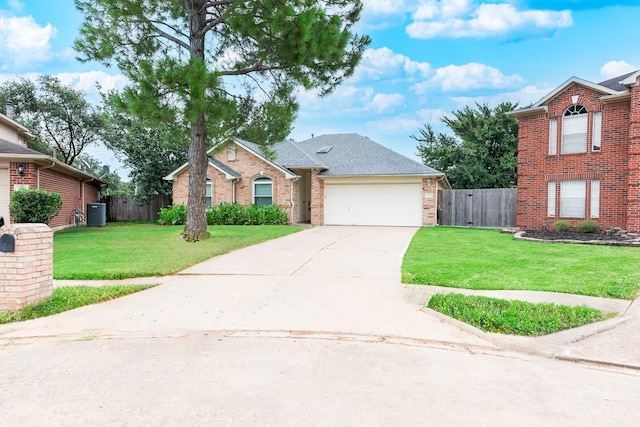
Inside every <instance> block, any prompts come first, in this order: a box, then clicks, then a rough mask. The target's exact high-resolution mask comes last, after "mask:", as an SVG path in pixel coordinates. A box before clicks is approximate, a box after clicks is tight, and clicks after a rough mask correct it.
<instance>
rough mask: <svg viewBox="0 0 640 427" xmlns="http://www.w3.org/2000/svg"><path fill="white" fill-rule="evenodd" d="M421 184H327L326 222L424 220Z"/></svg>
mask: <svg viewBox="0 0 640 427" xmlns="http://www.w3.org/2000/svg"><path fill="white" fill-rule="evenodd" d="M421 191H422V190H421V185H420V184H419V183H417V184H413V183H412V184H406V183H403V184H326V185H325V224H327V225H397V226H420V225H421V224H422V200H421Z"/></svg>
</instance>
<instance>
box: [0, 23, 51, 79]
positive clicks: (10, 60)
mask: <svg viewBox="0 0 640 427" xmlns="http://www.w3.org/2000/svg"><path fill="white" fill-rule="evenodd" d="M55 36H56V29H55V28H54V27H53V26H52V25H51V24H47V25H45V26H44V27H42V26H40V25H38V24H37V23H36V22H35V21H34V19H33V17H31V16H21V17H18V16H10V17H7V16H0V69H9V68H14V67H23V66H26V65H29V64H32V63H35V62H41V61H45V60H47V59H49V58H50V57H51V52H50V49H51V46H50V45H49V40H51V39H52V38H53V37H55Z"/></svg>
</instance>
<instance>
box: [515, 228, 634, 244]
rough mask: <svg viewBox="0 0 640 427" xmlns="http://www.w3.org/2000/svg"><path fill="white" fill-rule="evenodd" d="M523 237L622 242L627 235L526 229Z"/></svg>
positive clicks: (626, 239)
mask: <svg viewBox="0 0 640 427" xmlns="http://www.w3.org/2000/svg"><path fill="white" fill-rule="evenodd" d="M523 237H529V238H532V239H541V240H577V241H582V242H589V241H593V240H601V241H610V242H624V241H628V240H629V237H627V236H623V235H619V234H604V233H578V232H577V231H549V230H527V232H526V233H525V234H524V236H523Z"/></svg>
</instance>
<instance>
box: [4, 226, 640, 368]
mask: <svg viewBox="0 0 640 427" xmlns="http://www.w3.org/2000/svg"><path fill="white" fill-rule="evenodd" d="M415 231H416V230H415V229H413V228H396V227H391V228H384V227H317V228H311V229H309V230H305V231H302V232H300V233H296V234H293V235H290V236H286V237H283V238H280V239H276V240H272V241H269V242H266V243H263V244H260V245H255V246H251V247H247V248H244V249H241V250H238V251H234V252H232V253H229V254H226V255H222V256H219V257H215V258H212V259H210V260H208V261H205V262H203V263H200V264H197V265H195V266H193V267H191V268H188V269H186V270H184V271H182V272H181V273H179V274H177V275H174V276H166V277H154V278H138V279H130V280H123V281H55V286H72V285H79V284H82V285H88V286H102V285H105V284H162V285H163V286H161V287H158V288H155V289H151V290H148V291H145V292H144V293H141V294H136V295H132V296H129V297H127V298H123V299H120V300H115V301H111V302H108V303H104V304H100V305H97V306H90V307H85V308H81V309H78V310H73V311H71V312H67V313H63V314H60V315H57V316H55V317H52V318H45V319H38V320H34V321H31V322H27V323H26V324H24V325H21V326H15V327H13V328H12V327H10V326H8V325H6V326H5V327H4V328H2V327H0V338H2V337H5V338H6V337H29V336H43V335H44V336H47V335H55V334H71V335H73V336H77V335H78V334H79V335H83V336H84V335H99V334H115V333H119V334H124V333H126V334H131V333H143V331H144V332H145V333H150V334H161V335H162V334H168V335H171V334H175V333H180V332H179V331H187V330H193V329H201V330H212V331H213V330H225V331H231V330H236V331H263V332H264V333H282V331H298V332H304V333H307V334H311V333H319V334H325V333H328V334H351V336H352V337H360V338H359V339H375V338H371V337H395V338H396V339H412V340H422V341H431V342H434V343H441V344H443V345H448V344H452V345H462V346H468V345H472V346H479V347H483V348H495V349H504V350H514V351H519V352H526V353H530V354H541V355H545V356H551V357H558V358H566V359H570V360H580V361H582V360H585V361H593V362H596V363H610V364H614V365H620V366H627V367H633V368H637V369H640V303H638V302H637V301H636V302H634V303H632V302H630V301H627V300H614V299H608V298H595V297H586V296H580V295H569V294H561V293H551V292H531V291H472V290H466V289H457V288H456V289H453V288H442V287H433V286H423V285H402V284H401V283H400V264H401V262H402V255H403V253H404V251H405V249H406V246H407V245H408V243H409V241H410V240H411V237H412V236H413V234H414V233H415ZM443 292H457V293H464V294H476V295H485V296H490V297H495V298H504V299H518V300H524V301H530V302H551V303H555V304H564V305H587V306H589V307H593V308H597V309H599V310H603V311H613V312H618V313H620V316H618V317H616V318H613V319H610V320H607V321H604V322H599V323H595V324H591V325H585V326H583V327H580V328H574V329H570V330H567V331H562V332H559V333H556V334H552V335H548V336H543V337H536V338H530V337H513V336H504V335H499V334H489V333H483V332H481V331H479V330H478V329H476V328H473V327H471V326H469V325H467V324H464V323H462V322H459V321H456V320H454V319H451V318H449V317H447V316H443V315H440V314H439V313H436V312H433V311H432V310H429V309H426V308H423V307H424V305H425V304H426V302H427V301H428V299H429V298H430V296H431V295H432V294H434V293H443ZM78 325H82V327H81V328H79V327H78ZM364 337H370V338H364Z"/></svg>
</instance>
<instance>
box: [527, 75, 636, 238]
mask: <svg viewBox="0 0 640 427" xmlns="http://www.w3.org/2000/svg"><path fill="white" fill-rule="evenodd" d="M574 95H578V96H579V98H578V104H581V105H583V106H585V107H586V109H587V111H588V125H587V132H588V135H587V152H586V153H577V154H564V155H563V154H561V144H562V115H563V113H564V111H565V109H566V108H567V107H569V106H570V105H572V104H573V102H572V99H571V98H572V96H574ZM600 96H601V94H600V93H598V92H596V91H594V90H592V89H590V88H587V87H585V86H581V85H578V84H572V85H569V86H568V87H567V88H565V89H564V90H563V91H561V92H560V93H559V94H558V95H557V96H556V97H554V98H553V99H552V100H551V101H550V102H549V103H548V104H547V106H548V113H547V114H540V113H535V114H531V115H529V116H525V117H520V118H519V122H520V127H519V135H518V202H517V226H518V227H519V228H522V229H536V228H541V227H542V226H544V225H545V224H551V223H553V222H554V221H556V220H558V219H566V220H568V221H569V222H570V223H571V224H572V225H576V224H577V223H579V222H581V221H585V220H593V221H595V222H598V223H599V224H600V226H601V227H603V228H607V227H614V226H615V227H622V228H626V227H627V185H628V180H627V174H628V170H629V168H628V137H629V102H628V101H625V102H616V103H609V104H603V103H601V102H600ZM596 111H601V112H602V143H601V150H600V151H599V152H598V151H596V152H592V151H591V141H592V135H591V130H592V120H593V113H594V112H596ZM551 118H556V119H557V147H558V148H557V154H555V155H549V119H551ZM566 180H585V181H587V195H586V197H587V200H586V210H585V214H584V215H583V216H581V217H576V218H560V217H559V211H558V209H559V194H560V184H559V183H560V182H561V181H566ZM590 180H600V215H599V218H597V219H591V218H589V215H588V210H589V209H588V207H589V206H590V202H591V200H590V194H589V193H590V192H589V185H588V183H589V181H590ZM549 181H555V182H557V184H556V200H557V202H556V216H554V217H551V216H548V215H547V188H548V187H547V186H548V182H549Z"/></svg>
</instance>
